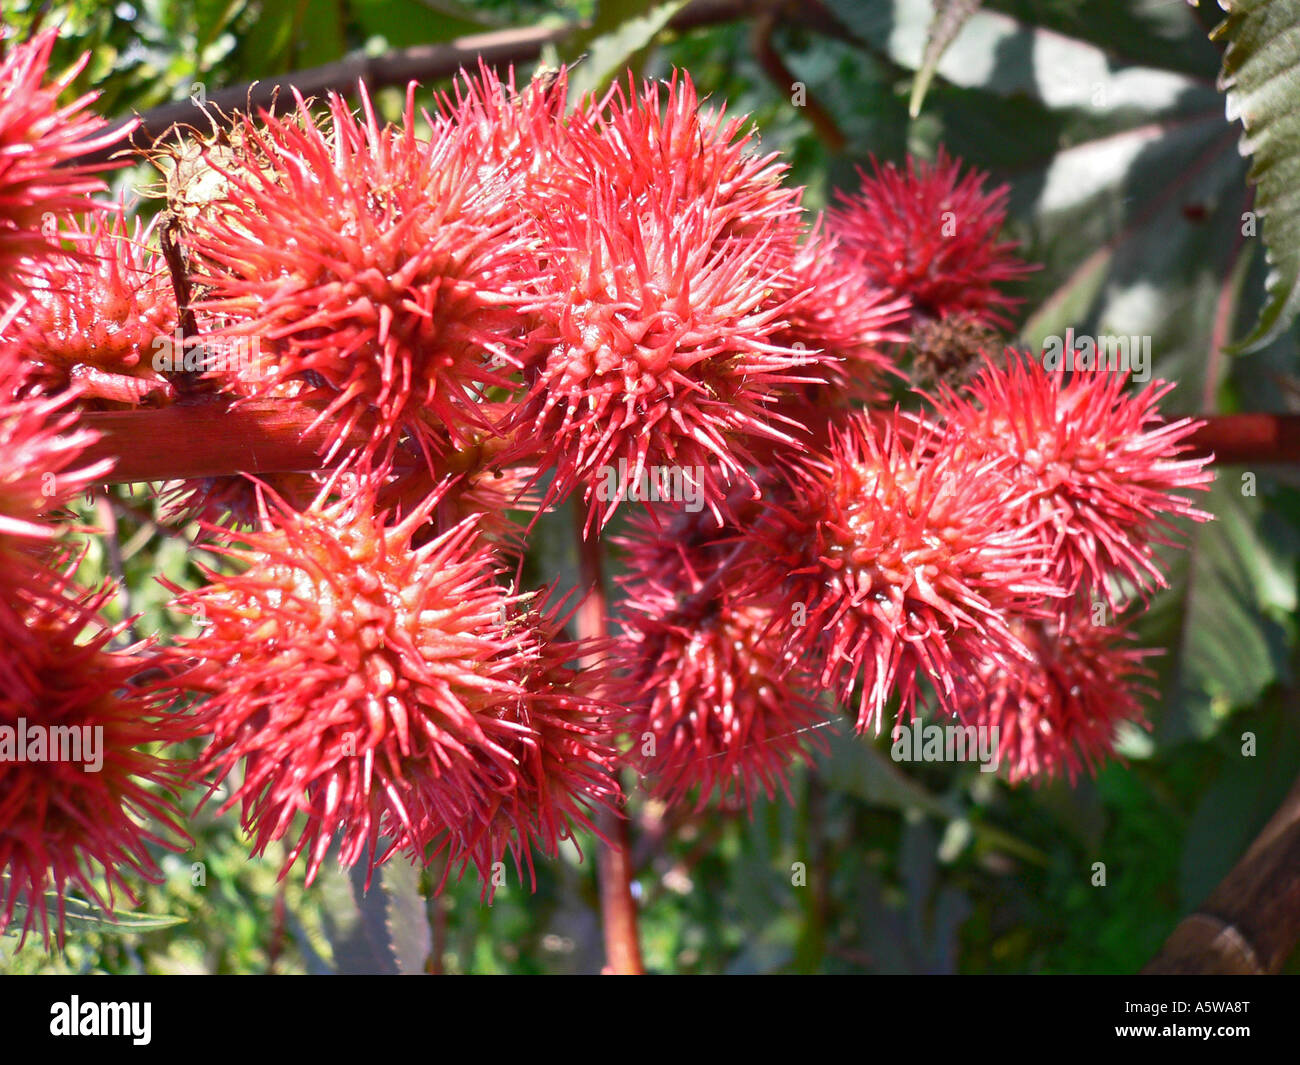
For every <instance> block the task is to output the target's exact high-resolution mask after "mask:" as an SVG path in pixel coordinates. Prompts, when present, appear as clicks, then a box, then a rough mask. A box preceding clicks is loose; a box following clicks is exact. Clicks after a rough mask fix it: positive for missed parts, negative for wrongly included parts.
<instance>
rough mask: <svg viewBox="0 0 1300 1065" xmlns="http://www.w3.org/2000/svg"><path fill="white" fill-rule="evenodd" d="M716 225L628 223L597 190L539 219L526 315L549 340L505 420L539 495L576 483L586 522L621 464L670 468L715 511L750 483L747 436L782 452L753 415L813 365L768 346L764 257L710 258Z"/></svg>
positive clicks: (783, 436)
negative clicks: (541, 265) (534, 292)
mask: <svg viewBox="0 0 1300 1065" xmlns="http://www.w3.org/2000/svg"><path fill="white" fill-rule="evenodd" d="M722 224H724V223H723V220H722V219H721V218H720V217H718V215H717V214H716V213H715V212H714V210H713V209H712V208H711V207H710V206H708V205H695V206H694V207H692V208H690V209H683V210H682V211H680V212H678V213H670V212H669V210H668V205H667V204H665V203H662V202H659V201H658V200H655V199H653V198H651V199H650V201H649V202H648V203H647V204H646V207H645V209H644V212H643V213H642V214H641V216H640V217H637V216H629V215H626V214H623V213H621V212H620V209H619V207H618V205H617V201H616V199H615V198H614V197H613V196H612V195H602V194H600V193H599V192H593V194H592V196H591V198H590V200H589V201H588V202H587V203H585V204H583V205H581V206H578V205H571V206H569V207H567V208H566V209H559V208H557V209H556V211H555V213H554V214H553V215H552V216H551V217H550V218H549V219H548V220H547V222H546V223H544V226H545V228H546V229H547V231H548V247H549V248H550V249H552V250H551V251H550V252H548V257H547V264H546V273H545V276H544V278H543V281H542V283H543V284H549V285H550V286H551V290H550V292H549V293H548V294H547V297H546V298H545V299H544V300H543V301H540V302H539V304H537V305H535V306H534V307H532V308H530V310H535V311H536V313H537V316H538V317H539V319H543V320H544V321H545V323H546V326H547V327H548V328H552V329H554V331H555V336H554V345H553V346H552V347H551V348H550V350H549V351H548V352H547V353H546V354H545V356H544V357H543V358H542V359H540V360H539V361H538V363H537V364H536V365H535V366H530V367H529V368H528V369H527V370H526V371H525V378H526V380H527V381H528V384H529V391H528V393H527V395H526V397H525V398H524V400H523V401H522V402H521V404H520V407H519V413H518V415H517V419H516V422H515V424H516V425H517V426H518V427H519V429H520V436H521V437H522V446H524V447H529V446H530V444H531V441H533V440H535V441H537V442H539V443H540V442H545V443H546V445H547V447H548V448H549V450H550V452H551V454H552V455H553V456H555V458H554V461H555V462H556V471H555V478H554V480H553V482H552V485H551V488H550V489H549V496H548V499H552V498H563V497H564V496H566V495H567V494H568V493H570V492H572V491H573V490H574V489H576V488H578V487H580V486H581V487H583V488H584V498H585V500H586V501H587V503H588V507H589V518H588V521H589V524H590V523H593V522H594V523H596V524H598V526H599V527H602V528H603V527H604V525H605V524H607V523H608V521H609V520H610V518H611V517H612V516H613V514H614V512H615V511H616V509H617V507H618V505H619V503H620V502H621V499H620V498H619V496H617V495H615V496H614V498H612V499H602V498H601V497H600V496H599V495H598V489H599V487H600V485H601V483H602V475H603V474H604V472H605V471H608V470H612V469H614V468H615V467H616V466H617V464H618V463H619V461H620V460H622V461H623V462H624V463H625V464H626V468H627V469H628V470H629V471H630V473H629V478H630V479H639V478H640V477H641V475H642V473H643V472H644V471H646V470H647V468H648V467H650V466H666V467H676V468H680V469H681V470H682V471H684V474H685V475H687V476H690V477H691V479H692V484H698V486H699V488H700V490H702V491H703V492H704V495H705V498H706V499H707V501H708V505H709V506H710V508H712V509H715V510H716V508H718V507H719V506H720V504H721V503H722V502H723V501H724V500H725V499H726V496H727V494H728V485H730V484H733V483H737V482H741V483H751V482H750V477H749V474H748V472H747V470H746V468H745V467H746V466H747V465H748V464H749V463H750V462H751V461H752V459H751V457H750V454H749V451H748V448H747V445H746V443H745V437H746V436H753V437H759V438H762V437H766V438H768V439H772V440H778V441H781V442H783V443H787V444H793V439H792V438H791V437H790V435H789V433H788V431H783V429H782V428H778V427H776V426H774V425H773V424H772V422H771V419H770V418H769V417H768V415H767V414H766V408H767V406H768V405H770V404H771V403H773V402H774V401H775V398H776V392H777V389H779V388H780V387H782V386H784V385H789V384H799V383H802V382H803V381H806V380H807V379H808V378H807V376H806V375H804V374H801V373H800V372H799V371H800V368H801V367H802V366H804V365H806V364H807V363H808V362H809V361H811V360H812V359H813V358H814V356H811V355H809V354H807V353H802V352H799V351H797V350H793V349H788V348H787V349H782V348H781V347H779V346H778V345H776V344H775V343H773V342H772V341H771V339H770V338H771V336H772V334H773V333H774V332H775V331H776V330H777V329H778V328H780V327H781V326H782V324H783V321H784V320H783V318H782V313H783V311H784V309H785V308H784V307H782V306H780V305H776V306H774V305H772V304H771V303H770V301H769V300H768V298H767V297H768V294H769V292H770V290H771V287H772V284H773V282H774V278H775V274H774V271H773V269H772V267H771V266H770V264H769V265H765V264H764V260H765V259H766V258H767V253H768V249H767V248H766V247H765V246H764V245H763V244H762V243H761V242H757V241H756V242H755V244H754V245H753V246H752V247H751V248H749V249H743V250H742V246H741V245H733V246H730V247H729V248H728V250H726V251H722V252H715V250H714V244H715V240H716V239H717V236H718V231H719V228H720V226H721V225H722ZM785 428H786V429H788V428H789V427H785Z"/></svg>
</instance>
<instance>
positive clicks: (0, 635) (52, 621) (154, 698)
mask: <svg viewBox="0 0 1300 1065" xmlns="http://www.w3.org/2000/svg"><path fill="white" fill-rule="evenodd" d="M111 594H112V589H110V588H105V589H103V590H102V591H100V592H98V593H94V594H90V593H87V594H84V595H80V596H78V597H76V598H74V597H73V596H72V595H71V594H69V593H68V592H67V590H66V582H65V585H64V586H61V587H57V588H52V589H45V590H42V591H41V592H40V593H37V594H31V593H30V592H28V593H23V594H21V595H20V596H19V598H18V599H14V598H5V599H3V600H0V678H2V681H3V682H2V683H0V726H5V727H6V728H7V729H10V730H13V731H12V733H11V734H10V738H11V739H12V741H13V743H14V745H15V749H14V750H12V751H3V754H4V756H3V757H0V869H2V870H4V872H5V873H6V874H7V879H6V880H5V889H4V890H3V893H0V927H5V926H8V924H9V923H10V921H11V920H12V919H13V916H14V910H15V907H16V906H17V905H18V904H19V903H20V902H21V903H23V904H24V906H25V908H26V911H27V913H26V917H25V919H24V922H23V933H24V935H25V934H26V933H27V932H28V931H29V930H31V929H32V928H33V927H37V926H39V927H40V928H41V931H42V933H43V934H44V936H45V938H46V940H47V942H48V940H49V938H50V934H51V931H53V932H54V933H55V934H56V935H57V936H58V938H59V940H60V941H62V938H63V912H64V904H65V902H66V892H67V891H68V889H69V888H77V889H79V890H81V891H82V892H84V893H85V894H86V895H87V896H88V897H89V898H90V899H91V900H92V901H93V902H94V903H95V904H96V905H98V906H99V907H101V908H102V909H104V910H111V909H112V908H113V907H114V906H115V905H116V902H115V899H116V897H117V895H118V894H121V895H124V896H125V897H126V898H127V899H128V900H129V901H130V902H131V903H134V902H135V900H136V899H137V897H138V895H137V892H138V885H137V884H136V883H134V880H135V879H136V878H139V879H143V880H146V881H148V882H150V883H159V882H161V880H162V874H161V873H160V872H159V870H158V868H157V865H156V864H155V861H154V858H153V856H152V855H151V854H150V851H149V845H150V844H153V845H158V846H163V847H168V848H170V849H172V850H177V851H179V850H183V849H184V846H183V845H182V844H181V843H180V842H179V841H180V840H186V839H187V837H186V836H185V833H184V831H183V830H182V828H181V827H180V824H179V818H180V814H179V812H178V810H177V808H176V806H175V805H174V803H173V801H172V799H171V798H170V797H169V796H168V795H167V794H166V792H169V791H170V792H175V791H176V790H177V789H178V788H179V785H180V784H181V782H182V779H183V777H184V772H183V771H182V768H181V767H180V766H179V765H178V764H177V763H175V762H173V761H170V760H169V759H167V758H166V757H164V756H163V755H160V754H156V753H154V752H153V750H152V748H153V745H154V744H159V743H162V744H167V743H175V742H179V741H180V740H182V739H185V738H187V737H188V736H189V735H191V732H190V729H189V725H188V723H187V722H186V720H185V719H184V718H183V717H181V716H180V715H177V714H174V713H170V712H168V706H167V701H166V700H165V699H163V698H161V697H160V696H159V695H158V694H157V693H146V692H145V691H143V690H141V689H140V688H139V687H135V686H133V682H134V678H136V676H137V675H138V674H139V673H140V671H141V669H142V667H143V666H144V665H145V664H146V663H147V662H148V659H147V658H144V657H143V656H142V655H141V654H140V651H141V650H142V649H143V647H144V646H145V645H143V644H137V645H135V646H133V647H129V648H125V649H123V650H121V651H110V650H108V644H109V641H110V640H112V639H114V638H115V637H116V636H117V635H118V634H119V633H120V632H121V631H122V628H123V625H124V624H125V623H123V624H119V625H117V626H110V625H108V624H107V623H106V622H104V621H103V620H102V618H101V616H100V610H101V609H102V607H103V605H104V603H105V602H106V601H107V599H108V598H109V596H110V595H111ZM87 633H89V636H87ZM37 728H39V729H41V730H43V733H42V734H43V735H44V737H45V739H46V746H45V752H44V755H45V757H46V758H47V759H48V758H50V756H51V755H52V754H53V753H54V751H53V748H52V746H51V744H53V743H54V742H55V738H56V737H58V743H59V746H60V753H61V754H64V755H73V756H75V755H77V754H78V752H79V754H80V757H81V760H80V761H76V760H72V759H71V758H63V759H62V760H36V759H35V758H33V757H31V755H33V754H34V753H35V750H36V748H35V747H34V746H33V744H34V742H35V741H34V739H33V737H34V736H35V735H36V733H35V729H37ZM56 729H59V730H74V729H75V730H78V732H77V733H76V734H75V735H76V736H77V738H78V740H79V742H77V743H76V744H75V745H74V741H73V737H74V733H73V732H71V731H62V732H54V731H51V730H56ZM86 730H89V732H87V731H86ZM20 731H21V732H23V733H24V734H25V735H26V737H27V738H28V744H27V745H26V751H25V752H24V753H26V754H27V755H28V758H27V759H26V760H20V759H19V757H18V751H17V747H18V745H19V743H20V742H21V741H20V740H19V738H18V737H19V733H20ZM3 742H4V741H3V740H0V743H3ZM65 744H66V745H67V746H65ZM0 750H3V749H2V748H0ZM96 761H98V763H99V764H98V766H97V767H96V765H95V763H96ZM160 789H162V790H160ZM101 881H102V885H103V887H102V889H101ZM51 891H52V892H54V893H55V894H56V895H57V906H56V916H55V920H54V923H53V926H51V923H50V920H49V915H48V914H47V912H46V907H45V895H46V893H47V892H51Z"/></svg>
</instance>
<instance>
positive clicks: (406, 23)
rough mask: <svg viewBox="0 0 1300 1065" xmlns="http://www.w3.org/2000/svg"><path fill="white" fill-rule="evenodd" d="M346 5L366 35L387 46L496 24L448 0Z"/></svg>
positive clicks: (368, 0) (358, 0)
mask: <svg viewBox="0 0 1300 1065" xmlns="http://www.w3.org/2000/svg"><path fill="white" fill-rule="evenodd" d="M348 9H349V10H350V11H351V12H352V17H353V18H355V19H356V20H357V23H358V24H359V25H360V26H361V29H362V31H363V32H364V33H365V34H366V36H368V37H382V38H383V39H384V40H385V41H386V42H387V43H388V47H390V48H406V47H408V46H409V45H413V44H429V43H432V42H436V41H449V40H451V39H452V38H454V37H464V36H466V35H472V34H478V33H486V32H488V31H490V30H494V29H499V28H500V26H499V24H498V23H497V22H496V21H494V20H492V19H489V18H485V17H484V16H483V15H482V14H480V13H479V12H477V11H474V10H472V9H471V8H470V7H468V6H467V5H465V4H458V3H453V2H451V0H349V2H348ZM469 65H471V66H472V65H473V64H469Z"/></svg>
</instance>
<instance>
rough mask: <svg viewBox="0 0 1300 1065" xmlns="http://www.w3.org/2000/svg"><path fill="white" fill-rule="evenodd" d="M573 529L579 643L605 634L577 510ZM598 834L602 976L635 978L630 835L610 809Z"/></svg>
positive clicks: (594, 542)
mask: <svg viewBox="0 0 1300 1065" xmlns="http://www.w3.org/2000/svg"><path fill="white" fill-rule="evenodd" d="M574 513H575V518H574V531H575V535H576V537H577V543H578V555H579V558H580V560H581V565H582V576H583V583H584V584H585V585H586V586H587V589H588V590H587V595H586V598H585V599H583V601H582V604H581V605H580V606H579V608H578V612H577V624H578V635H579V637H580V638H582V639H604V637H605V634H606V631H607V630H608V623H607V615H606V611H605V567H604V548H603V545H602V544H601V542H600V541H599V540H598V539H595V538H592V539H590V540H587V539H584V538H583V535H582V532H583V523H582V510H581V508H580V507H578V508H575V510H574ZM598 827H599V828H600V832H601V835H603V836H604V837H605V839H606V840H608V843H607V844H604V845H602V846H601V847H600V849H599V850H598V851H597V854H596V867H597V872H598V875H599V878H600V917H601V924H602V925H603V928H604V932H605V972H606V973H608V974H612V975H615V976H639V975H641V974H642V973H644V972H645V966H644V964H643V962H642V960H641V941H640V936H639V934H638V932H637V914H636V899H635V898H633V896H632V874H633V868H632V857H631V855H632V836H631V831H630V829H629V827H628V821H627V818H625V817H620V816H619V815H618V814H617V813H614V812H613V811H604V812H602V814H601V815H600V819H599V825H598Z"/></svg>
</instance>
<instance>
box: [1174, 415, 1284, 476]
mask: <svg viewBox="0 0 1300 1065" xmlns="http://www.w3.org/2000/svg"><path fill="white" fill-rule="evenodd" d="M1190 439H1191V443H1192V445H1193V446H1194V447H1195V448H1196V449H1197V450H1199V451H1209V452H1213V453H1214V459H1215V461H1216V462H1219V463H1252V462H1254V463H1289V464H1293V463H1300V414H1218V415H1212V416H1210V417H1208V418H1206V419H1205V424H1204V425H1203V426H1201V428H1200V429H1198V430H1197V431H1196V432H1195V433H1194V434H1192V436H1191V438H1190Z"/></svg>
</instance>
